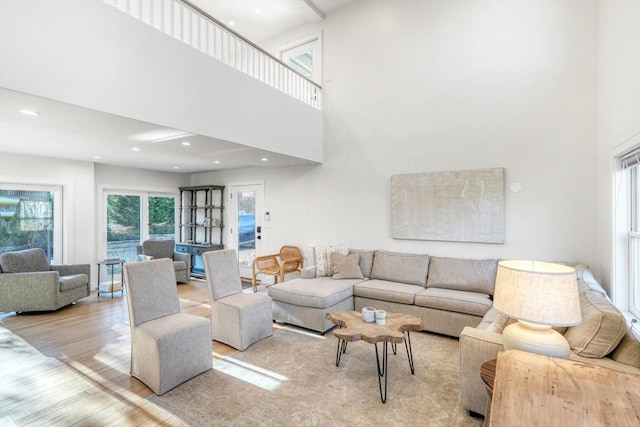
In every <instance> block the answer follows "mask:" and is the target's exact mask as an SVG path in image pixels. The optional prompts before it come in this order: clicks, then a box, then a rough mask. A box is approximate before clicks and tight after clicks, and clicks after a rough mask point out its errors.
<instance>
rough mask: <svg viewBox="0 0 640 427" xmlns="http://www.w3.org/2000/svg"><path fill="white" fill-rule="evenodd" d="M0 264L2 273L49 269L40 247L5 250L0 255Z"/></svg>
mask: <svg viewBox="0 0 640 427" xmlns="http://www.w3.org/2000/svg"><path fill="white" fill-rule="evenodd" d="M0 265H2V271H3V272H4V273H31V272H36V271H49V270H51V268H50V267H49V263H48V262H47V256H46V255H45V254H44V251H43V250H42V249H41V248H34V249H25V250H23V251H17V252H5V253H3V254H2V255H0Z"/></svg>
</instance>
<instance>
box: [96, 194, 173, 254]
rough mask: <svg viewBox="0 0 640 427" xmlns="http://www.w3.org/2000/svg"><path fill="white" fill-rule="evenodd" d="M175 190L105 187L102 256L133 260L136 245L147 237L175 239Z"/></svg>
mask: <svg viewBox="0 0 640 427" xmlns="http://www.w3.org/2000/svg"><path fill="white" fill-rule="evenodd" d="M176 203H177V195H176V194H166V193H147V192H134V191H118V190H107V191H105V192H104V206H105V212H104V218H105V225H104V229H105V230H106V233H105V239H104V245H103V248H102V253H103V254H104V255H105V257H106V258H122V259H124V260H125V261H134V260H135V258H136V246H138V245H140V244H141V243H142V241H143V240H147V239H175V236H176V216H177V214H176V212H177V210H176Z"/></svg>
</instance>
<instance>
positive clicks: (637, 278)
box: [620, 148, 640, 317]
mask: <svg viewBox="0 0 640 427" xmlns="http://www.w3.org/2000/svg"><path fill="white" fill-rule="evenodd" d="M620 162H621V166H622V172H623V174H622V179H623V180H624V185H622V186H621V190H622V191H623V195H624V199H626V200H625V202H626V203H624V204H623V206H625V207H626V209H625V210H626V218H627V220H626V227H625V228H626V230H627V240H628V246H627V248H628V249H627V260H626V263H625V264H626V266H627V279H628V280H627V281H628V284H629V288H628V292H629V293H628V298H629V311H630V312H631V313H632V314H633V315H634V316H636V317H640V148H636V149H635V150H632V151H631V152H630V153H628V154H626V155H624V156H622V157H621V159H620ZM623 265H624V264H623Z"/></svg>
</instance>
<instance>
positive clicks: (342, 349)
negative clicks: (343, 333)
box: [336, 338, 347, 366]
mask: <svg viewBox="0 0 640 427" xmlns="http://www.w3.org/2000/svg"><path fill="white" fill-rule="evenodd" d="M346 352H347V342H346V341H345V340H343V339H341V338H338V350H337V351H336V366H340V357H341V356H342V355H343V354H344V353H346Z"/></svg>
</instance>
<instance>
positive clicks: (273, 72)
mask: <svg viewBox="0 0 640 427" xmlns="http://www.w3.org/2000/svg"><path fill="white" fill-rule="evenodd" d="M103 1H104V2H105V3H107V4H109V5H111V6H113V7H115V8H117V9H118V10H121V11H122V12H125V13H127V14H128V15H131V16H132V17H134V18H136V19H139V20H141V21H142V22H144V23H146V24H148V25H151V26H152V27H154V28H156V29H158V30H160V31H162V32H164V33H166V34H168V35H170V36H172V37H174V38H176V39H178V40H180V41H181V42H183V43H186V44H187V45H189V46H191V47H193V48H195V49H198V50H199V51H201V52H203V53H206V54H207V55H210V56H212V57H213V58H215V59H217V60H218V61H221V62H223V63H225V64H227V65H229V66H231V67H233V68H235V69H237V70H239V71H241V72H243V73H245V74H247V75H249V76H251V77H253V78H255V79H258V80H260V81H261V82H263V83H265V84H267V85H269V86H271V87H273V88H275V89H278V90H279V91H281V92H284V93H285V94H287V95H289V96H291V97H293V98H295V99H297V100H299V101H302V102H304V103H305V104H308V105H311V106H312V107H314V108H317V109H321V99H320V95H321V87H320V86H319V85H318V84H316V83H315V82H313V81H312V80H310V79H308V78H307V77H305V76H303V75H301V74H298V73H297V72H296V71H295V70H293V69H292V68H291V67H289V66H288V65H286V64H285V63H283V62H282V61H280V60H279V59H277V58H276V57H274V56H273V55H271V54H270V53H268V52H267V51H265V50H263V49H262V48H260V47H259V46H257V45H256V44H254V43H252V42H251V41H249V40H247V39H245V38H244V37H243V36H241V35H240V34H238V33H236V32H235V31H233V30H231V29H230V28H227V27H226V26H225V25H224V24H223V23H221V22H220V21H218V20H217V19H215V18H214V17H212V16H211V15H209V14H207V13H206V12H204V11H203V10H201V9H199V8H198V7H196V6H195V5H193V4H191V3H189V2H188V1H186V0H103Z"/></svg>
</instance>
